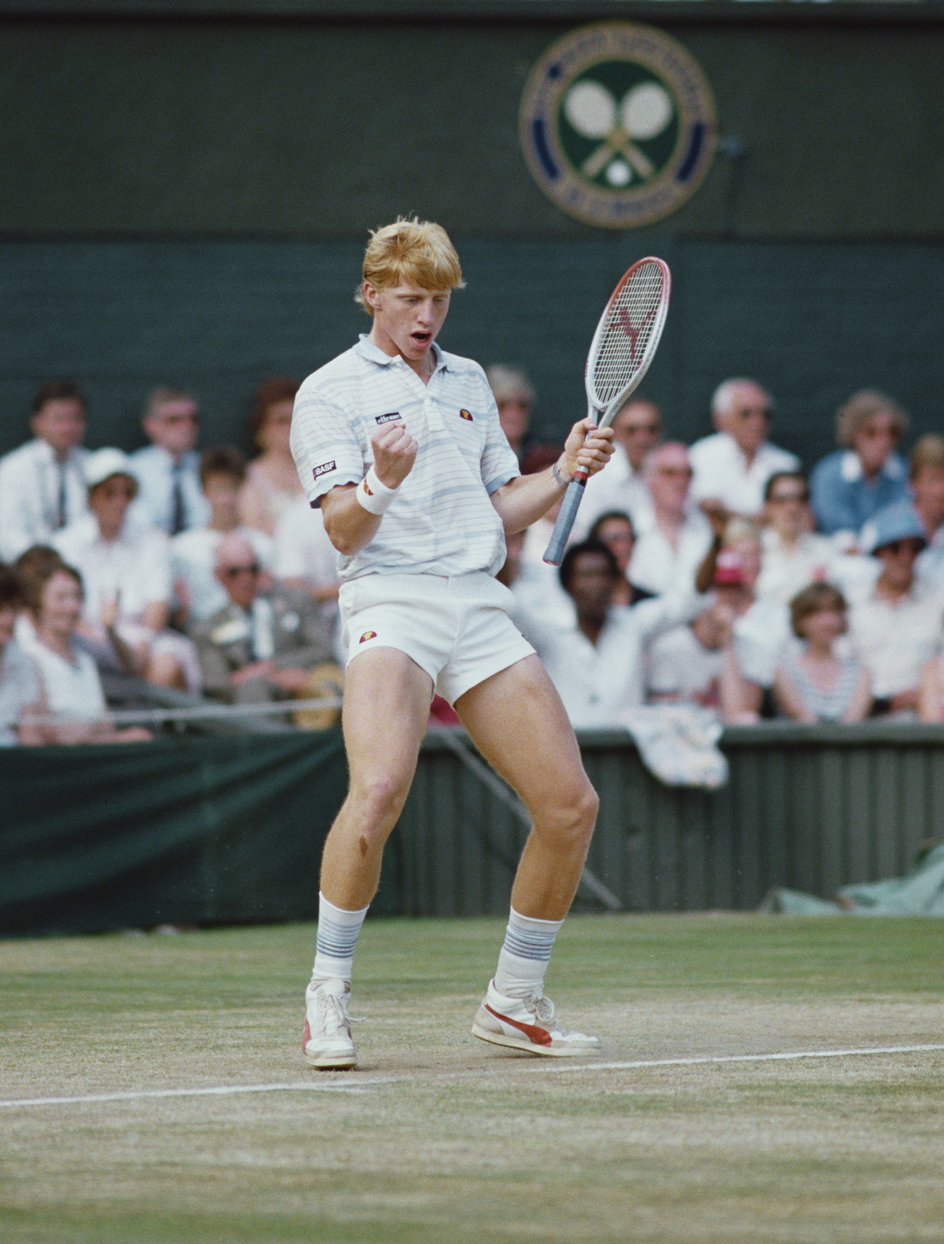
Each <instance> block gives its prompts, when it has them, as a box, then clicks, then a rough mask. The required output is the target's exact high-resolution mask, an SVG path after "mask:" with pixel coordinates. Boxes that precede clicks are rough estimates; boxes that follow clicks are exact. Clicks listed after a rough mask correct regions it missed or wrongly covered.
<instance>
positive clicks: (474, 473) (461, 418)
mask: <svg viewBox="0 0 944 1244" xmlns="http://www.w3.org/2000/svg"><path fill="white" fill-rule="evenodd" d="M433 349H434V350H435V356H436V369H435V371H434V372H433V374H432V376H431V378H430V381H429V383H428V384H425V385H424V384H423V382H422V381H421V380H420V378H419V376H417V375H416V373H415V372H414V371H413V370H412V368H411V367H409V365H408V364H407V363H406V362H404V360H403V359H402V358H400V357H399V356H395V357H391V356H390V355H388V354H385V353H384V352H383V351H382V350H380V349H379V348H378V347H377V346H375V345H374V344H373V342H371V341H370V340H369V339H368V338H367V337H366V336H362V337H361V339H360V340H359V341H358V343H357V344H356V345H355V346H352V347H351V349H349V350H346V351H345V352H344V353H343V354H340V355H338V357H337V358H335V359H332V360H331V362H330V363H326V364H325V366H324V367H320V368H319V369H318V370H317V371H316V372H314V373H312V375H310V376H309V377H308V378H307V380H305V381H304V383H303V384H302V386H301V388H300V389H299V391H298V395H297V397H296V399H295V414H294V417H293V419H292V453H293V454H294V456H295V462H296V465H297V467H298V473H299V476H300V477H301V480H302V484H303V485H304V487H305V491H306V493H307V496H308V500H309V502H310V503H311V505H312V506H316V505H318V504H319V502H320V499H321V497H323V496H324V494H325V493H326V492H328V491H330V489H332V488H333V487H334V486H335V485H336V484H348V483H352V484H353V483H358V482H359V481H360V480H361V479H363V477H364V475H365V474H366V472H367V469H368V468H369V467H370V466H371V464H372V463H373V454H372V451H371V444H370V441H371V437H372V436H373V435H374V433H375V432H376V431H377V429H378V428H380V427H382V426H383V424H384V423H386V422H392V421H398V422H401V423H403V424H405V426H406V428H407V430H408V431H409V432H410V434H411V435H412V436H413V438H414V440H415V441H416V443H417V445H418V446H419V449H418V452H417V455H416V461H415V463H414V465H413V469H412V470H411V471H410V473H409V475H408V476H407V477H406V479H405V480H404V481H403V483H402V484H401V485H400V487H399V488H398V489H397V495H396V497H395V498H394V501H393V504H392V505H391V506H390V508H389V509H388V510H387V511H386V513H385V514H384V516H383V518H382V520H381V523H380V526H379V528H378V530H377V534H376V535H375V536H374V538H373V540H371V541H370V543H369V544H367V545H365V547H364V548H362V549H361V550H360V551H359V552H357V553H355V554H354V555H353V556H351V557H344V556H342V557H340V558H339V563H338V565H339V573H340V576H341V578H342V579H356V578H358V577H359V576H361V575H365V574H435V575H450V576H451V575H460V574H468V573H471V572H473V571H482V570H485V571H488V572H489V573H490V574H495V573H496V571H498V570H499V569H500V567H501V565H502V562H503V561H504V558H505V537H504V531H503V529H502V523H501V519H500V518H499V516H498V513H497V512H496V510H495V508H494V506H493V505H492V503H491V501H490V500H489V497H490V495H491V493H493V492H495V491H496V490H497V489H498V488H501V487H502V485H503V484H507V483H508V481H509V480H511V479H514V478H515V476H517V475H518V474H519V470H518V462H517V459H516V458H515V455H514V453H513V451H512V449H511V447H510V446H509V444H508V441H507V440H506V438H505V434H504V433H503V432H502V430H501V425H500V423H499V421H498V408H497V407H496V405H495V399H494V397H493V396H492V391H491V389H490V387H489V383H488V380H487V379H486V377H485V372H484V371H483V370H482V368H481V367H480V366H479V364H478V363H475V362H473V361H472V360H471V359H466V358H461V357H460V356H459V355H456V354H449V353H447V352H446V351H444V350H441V349H440V348H439V347H438V346H434V347H433Z"/></svg>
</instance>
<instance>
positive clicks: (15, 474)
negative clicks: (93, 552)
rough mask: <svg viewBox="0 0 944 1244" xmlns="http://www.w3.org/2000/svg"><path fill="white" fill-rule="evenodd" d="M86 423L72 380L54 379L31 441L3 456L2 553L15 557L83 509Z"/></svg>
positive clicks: (34, 412) (33, 413)
mask: <svg viewBox="0 0 944 1244" xmlns="http://www.w3.org/2000/svg"><path fill="white" fill-rule="evenodd" d="M85 423H86V402H85V397H84V395H83V393H82V391H81V390H80V389H79V387H78V386H77V385H75V384H73V383H72V382H71V381H69V380H57V381H53V382H51V383H50V384H46V385H43V387H42V388H41V389H40V390H39V392H38V393H37V394H36V396H35V398H34V399H33V403H32V407H31V409H30V416H29V426H30V431H31V432H32V433H33V439H32V440H30V441H27V442H26V444H25V445H21V446H20V447H19V448H18V449H14V450H11V452H10V453H8V454H4V456H3V457H2V458H0V557H4V558H6V559H7V560H8V561H11V562H12V561H14V560H15V559H16V558H17V557H19V555H20V554H21V553H22V552H23V551H24V550H25V549H28V548H29V547H30V546H31V545H33V544H43V543H44V542H45V541H47V540H48V539H49V537H50V536H51V535H52V533H53V532H54V531H59V530H60V529H61V528H62V527H65V526H66V524H67V523H70V522H72V521H73V519H76V518H78V517H79V516H80V515H82V514H84V513H85V511H86V503H87V490H86V487H85V478H84V475H83V464H84V462H85V459H86V457H87V456H88V450H87V449H83V448H82V440H83V438H84V436H85Z"/></svg>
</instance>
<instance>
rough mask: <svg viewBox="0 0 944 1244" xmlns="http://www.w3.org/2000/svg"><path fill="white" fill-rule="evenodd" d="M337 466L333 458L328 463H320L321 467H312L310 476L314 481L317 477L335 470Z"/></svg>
mask: <svg viewBox="0 0 944 1244" xmlns="http://www.w3.org/2000/svg"><path fill="white" fill-rule="evenodd" d="M337 465H338V464H337V462H335V460H334V459H333V458H332V459H331V461H330V462H322V464H321V466H316V467H312V469H311V473H312V476H313V477H314V479H317V478H318V476H319V475H327V474H328V472H329V471H333V470H335V468H336V467H337Z"/></svg>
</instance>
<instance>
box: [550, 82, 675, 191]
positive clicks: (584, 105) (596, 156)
mask: <svg viewBox="0 0 944 1244" xmlns="http://www.w3.org/2000/svg"><path fill="white" fill-rule="evenodd" d="M563 111H564V116H565V117H566V118H567V121H568V122H569V123H570V125H571V126H572V127H573V129H574V130H575V131H576V132H577V133H578V134H579V135H580V136H581V137H582V138H586V139H591V140H593V141H594V142H595V143H596V144H597V145H596V146H595V147H594V149H593V150H592V151H591V152H590V154H589V155H588V156H587V157H586V159H585V160H584V161H583V163H582V165H581V167H580V171H581V173H582V174H583V176H584V177H588V178H591V179H592V178H595V177H598V176H599V174H600V173H602V172H603V171H604V169H605V170H606V174H605V175H606V178H607V181H609V182H610V183H611V185H614V186H621V185H627V184H628V183H629V182H631V181H632V180H633V174H634V173H635V175H636V176H637V177H639V178H641V179H642V180H646V179H647V178H649V177H651V176H652V175H653V173H655V172H656V166H655V165H654V164H653V163H652V161H651V160H650V158H649V156H648V155H647V154H646V153H645V151H643V150H642V148H641V147H640V146H639V145H638V144H639V143H641V142H643V143H644V142H647V141H648V140H649V139H652V138H657V137H658V136H659V135H660V134H662V133H663V131H664V130H666V129H667V128H668V126H669V125H670V124H671V122H672V119H673V117H674V115H675V105H674V104H673V102H672V96H671V95H670V94H669V92H668V91H667V90H666V89H665V87H664V86H661V85H660V84H659V83H658V82H640V83H638V84H637V85H636V86H634V87H632V89H631V90H629V91H627V92H626V94H625V95H624V96H623V97H622V99H617V98H616V97H615V96H614V95H613V93H612V92H611V91H610V89H609V88H608V87H606V86H604V84H603V83H602V82H599V81H596V80H595V79H593V78H583V79H582V80H581V81H579V82H576V83H574V85H573V86H572V87H571V88H570V90H569V91H568V92H567V94H566V96H565V97H564V101H563ZM619 157H622V158H619Z"/></svg>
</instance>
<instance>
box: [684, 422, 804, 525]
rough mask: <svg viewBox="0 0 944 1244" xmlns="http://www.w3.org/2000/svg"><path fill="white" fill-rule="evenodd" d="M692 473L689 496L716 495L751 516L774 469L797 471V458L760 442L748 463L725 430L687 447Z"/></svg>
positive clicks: (760, 505) (761, 502)
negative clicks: (690, 494)
mask: <svg viewBox="0 0 944 1244" xmlns="http://www.w3.org/2000/svg"><path fill="white" fill-rule="evenodd" d="M688 457H689V461H690V462H691V464H692V469H693V471H694V472H695V475H694V478H693V479H692V497H693V498H694V499H695V500H696V501H703V500H705V498H712V497H720V498H721V500H722V501H723V502H724V503H725V505H726V506H727V507H728V509H729V510H733V511H734V513H735V514H744V515H746V516H748V517H751V516H753V515H755V514H759V513H760V511H761V509H762V508H763V505H764V485H765V484H766V483H767V481H768V480H769V479H770V477H771V475H774V474H776V472H778V471H798V470H799V469H800V459H799V458H798V457H797V456H796V454H792V453H790V451H789V450H787V449H781V448H780V446H779V445H772V444H771V443H770V441H764V443H763V444H762V445H761V447H760V449H758V451H757V453H756V454H755V455H754V459H753V461H752V462H751V463H750V464H749V463H748V461H747V459H746V458H745V456H744V453H743V451H742V450H741V449H740V447H739V446H738V443H737V441H736V440H735V439H734V437H733V436H730V435H729V434H728V433H727V432H715V433H713V434H712V435H711V436H704V437H702V439H701V440H699V441H696V442H695V443H694V445H692V446H690V447H689V451H688Z"/></svg>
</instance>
